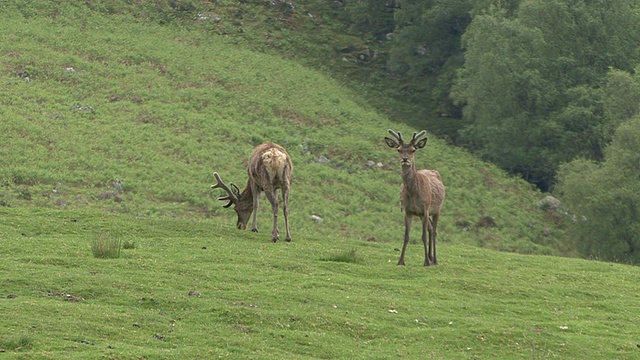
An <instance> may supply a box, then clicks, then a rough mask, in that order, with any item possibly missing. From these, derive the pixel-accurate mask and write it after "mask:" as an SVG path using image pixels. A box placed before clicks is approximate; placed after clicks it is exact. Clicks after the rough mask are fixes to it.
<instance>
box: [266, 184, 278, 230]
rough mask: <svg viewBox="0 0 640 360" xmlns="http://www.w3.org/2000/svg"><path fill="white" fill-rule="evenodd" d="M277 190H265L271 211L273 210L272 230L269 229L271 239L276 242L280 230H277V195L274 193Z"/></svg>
mask: <svg viewBox="0 0 640 360" xmlns="http://www.w3.org/2000/svg"><path fill="white" fill-rule="evenodd" d="M276 192H277V190H265V192H264V193H265V195H267V199H268V200H269V202H270V203H271V211H272V212H273V230H272V231H271V235H272V237H271V241H273V242H276V241H278V238H279V237H280V232H279V231H278V197H277V194H276Z"/></svg>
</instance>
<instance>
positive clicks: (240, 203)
mask: <svg viewBox="0 0 640 360" xmlns="http://www.w3.org/2000/svg"><path fill="white" fill-rule="evenodd" d="M213 177H214V178H215V179H216V184H215V185H211V188H212V189H222V190H224V191H226V192H227V195H225V196H221V197H219V198H218V200H223V201H228V202H227V204H226V205H224V206H223V207H225V208H228V207H230V206H231V205H234V207H233V210H235V212H236V214H237V215H238V222H237V224H236V226H237V227H238V229H240V230H244V229H246V228H247V224H248V223H249V217H250V216H251V213H252V212H253V198H252V197H251V196H243V195H244V194H241V193H240V189H238V187H237V186H236V185H234V184H233V183H230V184H231V187H229V186H227V184H225V183H224V182H223V181H222V179H221V178H220V175H218V173H217V172H214V173H213Z"/></svg>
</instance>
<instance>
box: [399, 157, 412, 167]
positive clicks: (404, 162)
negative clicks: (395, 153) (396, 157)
mask: <svg viewBox="0 0 640 360" xmlns="http://www.w3.org/2000/svg"><path fill="white" fill-rule="evenodd" d="M400 162H401V163H402V164H403V165H405V164H406V165H409V164H411V160H409V158H408V157H401V158H400Z"/></svg>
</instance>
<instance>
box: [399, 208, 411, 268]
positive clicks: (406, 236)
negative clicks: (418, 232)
mask: <svg viewBox="0 0 640 360" xmlns="http://www.w3.org/2000/svg"><path fill="white" fill-rule="evenodd" d="M409 233H411V215H406V214H405V216H404V243H403V244H402V252H401V253H400V260H398V265H404V253H405V251H406V250H407V245H408V244H409Z"/></svg>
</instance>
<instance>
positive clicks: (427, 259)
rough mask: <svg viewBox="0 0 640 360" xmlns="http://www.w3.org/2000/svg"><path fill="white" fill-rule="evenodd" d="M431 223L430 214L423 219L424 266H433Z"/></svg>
mask: <svg viewBox="0 0 640 360" xmlns="http://www.w3.org/2000/svg"><path fill="white" fill-rule="evenodd" d="M427 234H429V243H428V244H427ZM430 235H431V222H430V220H429V213H428V212H427V214H426V215H424V216H423V217H422V244H423V245H424V266H429V265H431V258H430V255H431V254H430V252H431V247H430V246H431V236H430Z"/></svg>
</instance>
